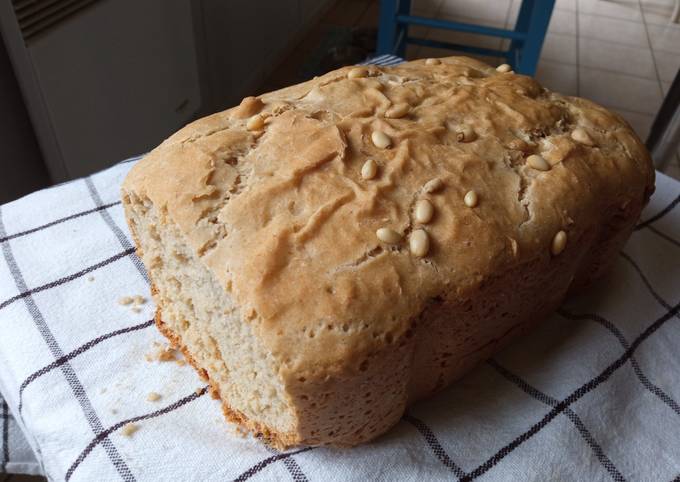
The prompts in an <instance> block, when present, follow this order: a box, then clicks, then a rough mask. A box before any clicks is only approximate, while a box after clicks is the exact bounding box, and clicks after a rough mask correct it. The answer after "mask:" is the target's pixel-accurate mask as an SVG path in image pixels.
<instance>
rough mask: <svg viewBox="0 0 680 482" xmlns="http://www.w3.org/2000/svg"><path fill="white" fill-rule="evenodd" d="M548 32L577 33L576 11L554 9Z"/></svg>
mask: <svg viewBox="0 0 680 482" xmlns="http://www.w3.org/2000/svg"><path fill="white" fill-rule="evenodd" d="M548 33H561V34H566V35H576V12H570V11H568V10H553V13H552V17H551V18H550V25H549V26H548Z"/></svg>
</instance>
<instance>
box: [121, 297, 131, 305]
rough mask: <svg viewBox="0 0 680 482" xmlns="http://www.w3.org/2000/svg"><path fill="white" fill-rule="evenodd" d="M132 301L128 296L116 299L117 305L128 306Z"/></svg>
mask: <svg viewBox="0 0 680 482" xmlns="http://www.w3.org/2000/svg"><path fill="white" fill-rule="evenodd" d="M132 301H133V300H132V298H130V297H129V296H123V297H122V298H120V299H118V304H121V305H129V304H131V303H132Z"/></svg>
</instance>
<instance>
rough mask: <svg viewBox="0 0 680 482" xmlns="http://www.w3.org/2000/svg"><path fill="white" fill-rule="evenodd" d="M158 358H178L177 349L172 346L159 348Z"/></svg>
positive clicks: (163, 360)
mask: <svg viewBox="0 0 680 482" xmlns="http://www.w3.org/2000/svg"><path fill="white" fill-rule="evenodd" d="M157 359H158V361H160V362H167V361H174V360H175V359H176V358H175V350H174V349H173V348H172V347H170V346H169V347H167V348H163V349H161V350H158V354H157Z"/></svg>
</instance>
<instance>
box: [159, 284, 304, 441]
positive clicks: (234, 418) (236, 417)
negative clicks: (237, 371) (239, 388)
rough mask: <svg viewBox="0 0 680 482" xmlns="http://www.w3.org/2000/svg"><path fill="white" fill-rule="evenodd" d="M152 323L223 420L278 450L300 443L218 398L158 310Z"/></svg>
mask: <svg viewBox="0 0 680 482" xmlns="http://www.w3.org/2000/svg"><path fill="white" fill-rule="evenodd" d="M152 292H154V294H155V289H152ZM154 321H155V322H156V327H157V328H158V331H160V332H161V334H162V335H163V336H164V337H165V338H167V339H168V341H169V342H170V345H172V347H173V348H175V349H177V350H179V351H181V352H182V354H183V355H184V358H185V360H186V361H187V362H189V365H191V366H192V367H193V368H194V369H195V370H196V373H198V376H199V377H201V380H203V381H205V382H207V383H208V384H209V386H210V396H211V397H212V398H213V399H215V400H219V401H220V403H221V405H222V413H223V414H224V418H226V419H227V420H228V421H229V422H231V423H234V424H236V425H238V426H239V427H242V428H243V429H245V430H246V431H248V432H250V433H252V434H253V435H254V436H255V437H258V438H261V439H263V440H264V441H266V442H267V443H268V444H269V445H271V446H273V447H276V448H278V449H284V448H286V447H291V446H294V445H297V444H299V443H300V441H299V437H297V436H296V435H295V434H288V433H280V432H277V431H276V430H273V429H271V428H270V427H267V426H266V425H264V424H262V423H259V422H257V421H254V420H250V419H249V418H248V417H246V416H245V415H244V414H243V413H242V412H240V411H238V410H236V409H234V408H232V407H230V406H229V404H228V403H227V402H226V401H225V400H223V399H222V397H221V396H220V386H219V384H218V383H217V382H216V381H215V380H214V379H212V378H210V376H209V375H208V372H207V371H206V370H205V368H203V367H201V366H200V365H199V364H198V362H197V361H196V359H195V358H194V357H193V355H192V354H191V351H189V349H188V348H187V347H186V345H185V344H184V343H183V342H182V338H181V337H180V336H179V335H178V334H177V333H175V332H174V331H173V330H171V329H170V328H169V327H168V325H167V324H166V323H165V322H164V321H163V317H162V312H161V309H160V308H157V309H156V315H155V316H154Z"/></svg>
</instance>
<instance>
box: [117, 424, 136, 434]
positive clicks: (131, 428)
mask: <svg viewBox="0 0 680 482" xmlns="http://www.w3.org/2000/svg"><path fill="white" fill-rule="evenodd" d="M137 430H139V427H138V426H137V425H135V424H134V423H126V424H125V425H123V426H122V427H121V429H120V433H121V434H123V435H125V436H126V437H131V436H132V434H133V433H135V432H136V431H137Z"/></svg>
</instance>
